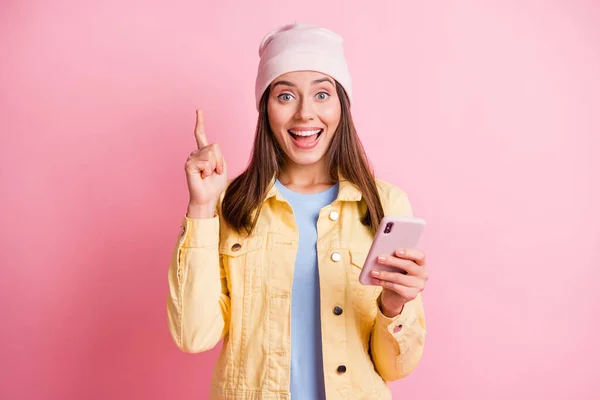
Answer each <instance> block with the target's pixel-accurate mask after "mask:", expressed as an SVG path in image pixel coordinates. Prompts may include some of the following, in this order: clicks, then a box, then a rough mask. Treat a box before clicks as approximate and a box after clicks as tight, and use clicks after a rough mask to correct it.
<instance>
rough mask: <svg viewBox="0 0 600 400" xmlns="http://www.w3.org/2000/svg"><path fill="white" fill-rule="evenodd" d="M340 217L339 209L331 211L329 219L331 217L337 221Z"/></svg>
mask: <svg viewBox="0 0 600 400" xmlns="http://www.w3.org/2000/svg"><path fill="white" fill-rule="evenodd" d="M339 217H340V214H339V213H338V212H337V211H332V212H330V213H329V219H331V220H332V221H337V219H338V218H339Z"/></svg>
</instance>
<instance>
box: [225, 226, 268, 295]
mask: <svg viewBox="0 0 600 400" xmlns="http://www.w3.org/2000/svg"><path fill="white" fill-rule="evenodd" d="M265 241H266V236H264V235H262V236H249V237H244V236H240V235H232V234H229V235H227V236H226V237H222V238H221V240H220V242H219V253H220V254H221V257H222V258H223V265H224V267H225V271H226V273H227V281H228V285H229V292H230V293H232V294H235V293H243V290H244V288H248V287H251V288H252V290H260V289H261V287H262V285H263V276H264V264H265V263H264V253H265V252H264V248H265ZM232 287H235V288H236V290H232Z"/></svg>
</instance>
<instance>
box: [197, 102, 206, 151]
mask: <svg viewBox="0 0 600 400" xmlns="http://www.w3.org/2000/svg"><path fill="white" fill-rule="evenodd" d="M194 136H196V143H197V144H198V148H199V149H201V148H203V147H206V145H208V141H207V140H206V133H205V132H204V114H203V113H202V110H196V128H194Z"/></svg>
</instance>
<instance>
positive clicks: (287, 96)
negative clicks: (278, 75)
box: [277, 93, 294, 102]
mask: <svg viewBox="0 0 600 400" xmlns="http://www.w3.org/2000/svg"><path fill="white" fill-rule="evenodd" d="M293 97H294V96H292V95H291V94H289V93H282V94H280V95H279V96H277V98H278V99H279V100H281V101H284V102H287V101H290V100H291V99H292V98H293Z"/></svg>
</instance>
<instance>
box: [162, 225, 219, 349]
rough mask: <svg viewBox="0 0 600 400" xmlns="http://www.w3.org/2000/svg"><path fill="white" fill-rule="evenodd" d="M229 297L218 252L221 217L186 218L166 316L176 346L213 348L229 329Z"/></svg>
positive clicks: (172, 269)
mask: <svg viewBox="0 0 600 400" xmlns="http://www.w3.org/2000/svg"><path fill="white" fill-rule="evenodd" d="M230 304H231V302H230V298H229V292H228V289H227V279H226V275H225V270H224V268H223V263H222V258H221V256H220V255H219V217H218V216H217V215H215V216H213V218H208V219H190V218H188V217H187V216H186V217H184V219H183V222H182V234H181V235H180V237H179V238H178V240H177V244H176V246H175V249H174V251H173V255H172V258H171V264H170V266H169V295H168V298H167V316H168V324H169V331H170V332H171V336H172V337H173V340H174V341H175V343H176V344H177V346H178V347H179V348H180V349H181V350H183V351H185V352H188V353H198V352H202V351H206V350H210V349H211V348H213V347H214V346H215V345H216V344H217V343H218V342H219V340H221V339H222V338H223V337H224V336H225V335H226V334H227V333H228V331H229V315H230Z"/></svg>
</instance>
